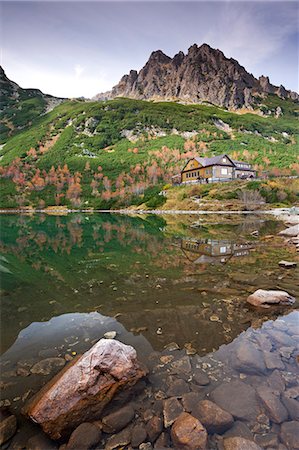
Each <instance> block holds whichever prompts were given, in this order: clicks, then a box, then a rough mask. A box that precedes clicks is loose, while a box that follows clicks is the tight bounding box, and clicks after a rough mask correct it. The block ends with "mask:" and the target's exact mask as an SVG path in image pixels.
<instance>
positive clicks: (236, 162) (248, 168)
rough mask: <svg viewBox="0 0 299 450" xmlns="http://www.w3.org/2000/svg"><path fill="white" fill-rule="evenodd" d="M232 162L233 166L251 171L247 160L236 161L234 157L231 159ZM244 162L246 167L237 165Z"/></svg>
mask: <svg viewBox="0 0 299 450" xmlns="http://www.w3.org/2000/svg"><path fill="white" fill-rule="evenodd" d="M232 161H233V163H234V164H235V166H236V167H237V169H241V170H250V171H251V172H252V171H253V169H252V167H251V164H249V163H248V162H245V161H236V160H235V159H233V160H232ZM244 164H246V165H247V166H248V167H239V166H238V165H244Z"/></svg>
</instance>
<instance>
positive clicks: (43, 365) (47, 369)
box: [30, 358, 65, 375]
mask: <svg viewBox="0 0 299 450" xmlns="http://www.w3.org/2000/svg"><path fill="white" fill-rule="evenodd" d="M64 365H65V360H64V359H63V358H46V359H42V360H41V361H39V362H37V363H36V364H34V366H32V367H31V369H30V372H31V373H34V374H37V375H50V374H51V373H52V372H53V371H54V370H56V369H59V368H61V367H63V366H64Z"/></svg>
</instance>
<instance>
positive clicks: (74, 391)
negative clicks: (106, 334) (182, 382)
mask: <svg viewBox="0 0 299 450" xmlns="http://www.w3.org/2000/svg"><path fill="white" fill-rule="evenodd" d="M145 374H146V371H145V369H144V368H143V367H141V365H140V364H139V362H138V361H137V355H136V351H135V350H134V348H133V347H131V346H128V345H125V344H122V343H121V342H119V341H116V340H111V339H101V340H100V341H98V342H97V343H96V344H95V345H94V346H93V347H92V348H91V349H90V350H89V351H87V352H86V353H85V354H84V355H82V356H81V357H78V358H77V359H74V360H73V361H72V362H71V363H70V364H69V366H67V367H66V368H65V369H64V370H63V371H62V372H60V373H59V374H58V375H57V376H56V377H55V378H54V379H53V380H51V381H50V382H49V383H48V384H46V386H44V388H43V389H42V390H41V391H40V392H39V393H38V394H37V395H36V396H34V397H33V398H32V399H31V400H30V401H29V402H28V404H27V405H26V407H25V408H24V413H25V414H26V415H27V416H28V417H29V418H31V419H32V420H33V421H34V422H36V423H38V424H39V425H40V426H41V427H42V428H43V430H44V431H45V432H46V433H47V434H49V436H50V437H51V438H52V439H59V438H60V437H62V436H64V435H67V434H69V433H70V432H71V431H73V430H74V429H75V427H76V426H78V425H79V424H81V423H82V422H90V421H93V420H97V419H98V418H99V417H100V416H101V413H102V411H103V408H104V407H105V406H106V405H107V404H108V403H109V402H110V401H111V400H112V398H113V397H114V396H115V394H116V393H118V392H119V391H122V390H124V389H128V388H130V387H131V386H133V385H134V384H135V383H136V382H137V381H138V380H139V379H140V378H142V377H143V376H144V375H145Z"/></svg>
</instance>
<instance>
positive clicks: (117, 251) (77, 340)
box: [0, 214, 299, 448]
mask: <svg viewBox="0 0 299 450" xmlns="http://www.w3.org/2000/svg"><path fill="white" fill-rule="evenodd" d="M283 227H284V226H283V225H282V224H280V223H279V222H276V221H273V220H269V218H265V219H264V218H262V217H256V216H245V217H231V218H229V217H228V218H226V217H220V218H219V217H217V216H216V215H215V216H209V217H200V218H199V219H197V218H196V217H194V216H192V217H182V216H180V217H176V216H166V217H165V218H163V217H161V216H158V217H157V216H142V217H126V216H123V215H120V216H119V215H110V214H99V215H90V216H87V215H79V214H74V215H69V216H66V217H53V216H50V217H47V216H42V215H35V216H2V217H1V244H0V245H1V247H0V248H1V261H0V268H1V293H2V295H1V302H2V303H1V349H2V359H1V375H2V377H1V378H2V381H1V389H2V393H1V398H2V404H4V405H7V406H9V407H10V408H11V410H13V411H14V412H15V413H17V415H19V413H20V410H21V408H22V406H23V404H24V403H25V402H26V400H27V399H28V398H30V397H31V396H32V395H33V394H34V393H35V392H37V391H38V390H39V389H40V388H41V387H42V386H43V385H44V384H45V383H46V382H47V381H48V380H49V379H51V377H52V376H53V375H54V374H55V373H56V372H58V371H59V370H60V369H61V367H62V366H61V365H60V364H61V360H63V361H62V364H65V362H64V359H66V360H69V359H71V358H72V357H73V356H75V355H76V354H79V353H82V352H84V351H86V350H87V349H89V348H90V347H91V345H92V344H93V343H94V342H96V341H97V340H99V339H100V338H101V337H103V335H104V333H105V332H107V331H116V332H117V338H118V339H119V340H121V341H122V342H125V343H127V344H131V345H133V346H134V347H135V348H136V350H137V353H138V357H139V359H140V360H142V361H143V362H145V363H146V364H147V365H149V367H150V369H151V372H150V377H149V382H150V385H151V386H152V389H153V390H154V391H155V390H160V389H162V390H163V391H165V392H167V389H169V387H167V383H168V382H170V384H172V383H173V379H171V380H170V381H169V380H168V378H169V375H167V376H168V378H167V376H166V375H165V373H166V372H167V373H168V372H169V371H170V372H171V370H172V369H171V364H172V359H171V358H170V360H169V363H166V364H164V363H163V364H161V362H159V355H161V354H167V352H168V350H165V346H167V345H168V344H170V343H172V342H175V343H177V344H178V346H179V347H180V348H181V350H180V351H178V353H177V355H178V356H177V355H176V356H175V358H179V357H181V356H182V357H184V355H186V352H187V355H190V354H192V357H191V359H192V373H190V374H189V373H188V374H184V376H186V380H187V379H190V377H191V378H192V377H193V376H194V374H196V370H198V369H200V370H203V371H205V372H206V374H207V375H208V376H209V377H210V384H209V385H208V386H206V387H205V388H204V389H203V388H202V387H201V388H200V390H199V392H197V390H196V387H194V386H193V385H192V383H191V385H190V386H191V387H190V389H191V390H194V392H196V393H197V394H199V393H200V395H201V396H202V399H203V398H206V396H207V395H208V396H209V395H210V393H212V392H213V391H214V390H215V388H216V387H217V386H218V385H221V384H223V383H231V382H232V381H240V380H241V381H242V383H245V384H248V385H250V386H251V387H252V389H254V392H255V390H256V389H257V388H258V386H260V385H263V386H265V389H266V387H267V386H268V387H269V386H270V388H271V389H274V387H275V388H276V389H277V386H279V389H281V390H282V393H281V395H282V397H283V398H284V397H285V398H287V399H288V398H290V397H289V389H292V388H293V387H294V386H296V379H297V377H296V373H297V365H296V364H297V363H296V354H297V353H296V352H297V351H298V349H297V350H296V348H297V347H298V331H297V329H298V327H297V325H298V313H297V312H292V311H293V310H294V309H296V307H297V306H298V303H296V304H295V305H294V306H293V307H292V308H286V309H283V310H281V309H274V310H266V311H262V312H257V311H255V310H254V309H250V308H249V307H248V306H247V304H246V298H247V296H248V295H249V294H250V293H251V292H253V291H254V290H256V289H258V288H265V289H273V288H281V289H285V290H287V291H288V292H289V293H290V294H292V295H294V296H295V297H297V298H299V286H298V270H297V269H296V270H285V269H282V268H280V267H279V266H278V262H279V261H280V260H281V259H286V260H292V259H293V258H294V256H295V254H294V251H293V249H292V248H287V247H286V246H285V244H284V241H283V240H282V239H281V238H279V237H277V233H278V232H279V231H280V230H281V229H282V228H283ZM257 231H258V236H254V235H253V234H252V233H253V232H255V233H254V234H255V235H256V234H257V233H256V232H257ZM277 318H278V319H277ZM275 319H277V320H275ZM273 320H275V321H274V322H273ZM157 331H158V333H157ZM256 351H258V352H262V353H263V352H264V351H266V352H268V353H267V354H265V355H264V353H263V356H262V359H264V360H267V359H268V365H269V366H270V367H272V366H273V365H274V366H275V367H274V368H269V367H267V366H265V364H264V363H263V364H264V365H262V366H258V365H256V364H255V363H254V362H253V361H252V358H251V355H252V352H253V354H254V353H256ZM161 352H162V353H161ZM269 352H270V353H271V355H269ZM171 355H172V354H171ZM240 355H241V356H240ZM246 355H247V356H246ZM273 355H274V356H273ZM273 357H274V359H273ZM47 358H58V359H60V361H58V360H56V363H57V365H55V364H56V363H55V361H53V360H52V363H53V366H52V367H50V368H49V366H47V365H46V366H43V369H42V372H39V373H36V370H33V372H32V368H33V367H34V365H35V364H36V363H39V362H40V361H44V360H45V359H47ZM157 358H158V360H157ZM157 361H158V363H157ZM271 364H272V366H271ZM164 366H165V367H164ZM168 366H169V367H168ZM276 366H277V367H276ZM190 370H191V366H190ZM273 370H274V371H275V370H276V372H277V370H278V371H279V372H280V374H284V375H283V376H284V378H283V380H282V381H281V380H280V381H279V380H278V381H277V379H278V378H277V377H279V376H280V375H277V374H276V375H275V376H272V378H271V377H270V375H271V374H272V373H273ZM179 376H181V375H179ZM269 380H270V381H269ZM269 382H270V385H269ZM275 383H276V384H275ZM273 386H274V387H273ZM188 389H189V387H188ZM224 389H226V388H224ZM242 389H244V384H243V385H239V386H238V385H236V391H237V390H239V391H238V395H239V396H242ZM291 392H292V391H291ZM254 395H256V394H254ZM290 395H293V394H290ZM218 396H219V394H218ZM220 396H221V393H220ZM216 397H217V395H216ZM291 398H292V397H291ZM293 400H294V398H292V401H293ZM218 401H219V399H218ZM292 401H291V402H292ZM252 402H253V404H252V408H255V403H254V401H253V400H252ZM286 402H289V400H286ZM224 406H225V405H224ZM224 406H223V407H224ZM291 406H292V405H291ZM230 407H232V408H234V407H236V405H233V406H231V405H226V408H227V409H228V410H229V408H230ZM237 407H239V406H238V405H237ZM259 408H260V403H258V406H257V410H256V411H258V412H259ZM241 409H242V408H241ZM241 412H242V411H241ZM262 413H263V411H262V410H261V412H260V414H262ZM267 417H268V416H267ZM19 420H20V421H21V423H22V420H23V419H20V418H19ZM242 420H244V421H245V422H246V423H248V426H250V429H251V430H252V431H253V433H257V434H258V435H259V434H263V433H264V434H265V433H274V434H275V436H278V435H279V430H278V428H277V424H275V423H274V425H273V424H272V422H271V420H269V419H267V420H266V422H265V420H264V419H263V418H262V419H261V421H262V423H259V422H254V421H252V419H251V418H247V417H244V418H243V419H242ZM263 420H264V422H265V423H264V422H263ZM275 427H276V428H275ZM272 428H273V429H272ZM35 432H36V430H35V429H34V427H33V426H32V425H29V423H28V422H25V425H24V426H22V427H21V432H20V433H19V434H18V438H17V439H19V441H20V442H25V441H26V439H27V438H28V436H30V434H32V433H33V434H34V433H35ZM211 445H212V444H211ZM211 448H214V447H211Z"/></svg>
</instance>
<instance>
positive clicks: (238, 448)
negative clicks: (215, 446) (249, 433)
mask: <svg viewBox="0 0 299 450" xmlns="http://www.w3.org/2000/svg"><path fill="white" fill-rule="evenodd" d="M223 447H224V450H262V447H260V446H259V445H257V444H256V443H255V442H253V441H249V440H248V439H244V438H242V437H230V438H226V439H224V441H223Z"/></svg>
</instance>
